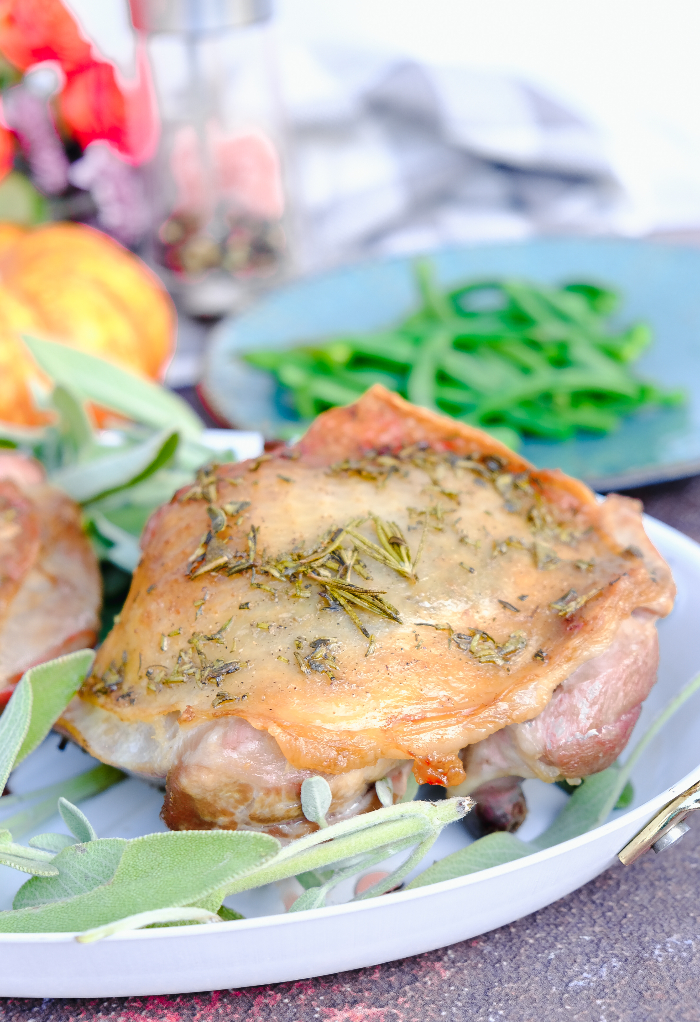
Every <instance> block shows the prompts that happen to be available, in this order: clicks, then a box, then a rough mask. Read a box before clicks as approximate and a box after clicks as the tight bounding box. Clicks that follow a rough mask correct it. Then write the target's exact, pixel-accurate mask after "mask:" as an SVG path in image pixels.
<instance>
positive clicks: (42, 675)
mask: <svg viewBox="0 0 700 1022" xmlns="http://www.w3.org/2000/svg"><path fill="white" fill-rule="evenodd" d="M94 659H95V653H94V650H91V649H79V650H77V652H75V653H66V655H65V656H62V657H57V658H56V659H55V660H48V661H47V662H46V663H45V664H39V665H38V666H36V667H30V668H29V670H28V671H27V672H26V674H25V675H24V679H23V680H26V682H27V684H28V685H29V686H30V688H31V692H32V697H33V698H32V704H31V717H30V722H29V726H28V727H27V730H26V733H25V736H24V739H23V741H22V744H21V746H20V748H19V750H18V751H17V754H16V757H15V762H14V765H15V766H17V764H18V763H21V762H22V760H23V759H24V758H25V756H28V755H29V753H30V752H33V751H34V749H36V748H37V747H38V746H39V745H40V744H41V743H42V742H43V740H44V739H45V738H46V736H47V734H48V733H49V731H50V730H51V728H52V727H53V725H54V724H55V723H56V721H57V720H58V718H59V717H60V716H61V714H62V713H63V711H64V710H65V708H66V706H67V705H68V703H69V702H70V701H71V699H72V698H73V696H74V695H75V693H76V692H77V691H78V689H79V688H80V686H81V685H82V683H83V682H84V681H85V678H86V676H87V673H88V671H89V670H90V668H91V667H92V661H93V660H94ZM20 684H21V682H20ZM18 687H19V686H18ZM12 699H14V695H13V696H12ZM12 699H11V700H10V702H12ZM8 707H9V704H8ZM6 714H7V710H5V713H3V715H2V717H1V718H0V728H1V727H2V723H1V721H3V720H4V719H5V715H6Z"/></svg>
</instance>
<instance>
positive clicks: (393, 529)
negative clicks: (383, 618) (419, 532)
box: [345, 515, 425, 582]
mask: <svg viewBox="0 0 700 1022" xmlns="http://www.w3.org/2000/svg"><path fill="white" fill-rule="evenodd" d="M370 517H371V519H372V522H373V523H374V529H375V532H376V534H377V539H378V540H379V544H380V545H377V544H376V543H374V542H373V541H372V540H371V539H368V538H367V537H366V536H363V535H362V533H361V532H359V531H358V530H359V527H360V526H361V525H362V524H363V521H362V520H360V521H359V522H353V523H352V524H351V525H348V526H347V527H346V529H345V532H346V533H347V534H348V536H351V537H352V538H353V539H354V540H355V542H356V543H358V544H359V546H361V547H362V549H363V550H365V552H366V553H368V554H369V555H370V557H373V558H374V560H375V561H379V562H380V564H384V565H386V566H387V567H388V568H393V569H394V571H397V572H398V573H399V575H403V576H404V577H405V578H410V579H411V580H412V581H414V582H415V581H416V573H415V569H416V565H417V563H418V561H419V559H420V556H421V553H422V552H423V542H424V537H425V527H424V529H423V536H422V537H421V541H420V544H419V547H418V551H417V553H416V556H415V557H414V558H411V553H410V549H409V546H408V542H407V541H406V537H405V536H404V534H403V532H402V531H401V529H400V528H399V526H398V525H397V524H396V523H395V522H384V521H382V519H381V518H379V517H378V516H377V515H371V516H370Z"/></svg>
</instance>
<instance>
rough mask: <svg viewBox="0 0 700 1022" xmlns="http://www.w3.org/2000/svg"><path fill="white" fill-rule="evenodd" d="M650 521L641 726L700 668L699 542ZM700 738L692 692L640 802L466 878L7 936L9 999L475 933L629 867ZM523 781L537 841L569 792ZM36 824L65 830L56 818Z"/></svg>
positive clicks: (119, 818) (107, 798)
mask: <svg viewBox="0 0 700 1022" xmlns="http://www.w3.org/2000/svg"><path fill="white" fill-rule="evenodd" d="M646 524H647V528H648V531H649V535H650V536H651V539H652V540H653V541H654V542H655V543H656V545H657V546H658V547H659V549H660V550H661V552H662V553H663V555H664V556H665V557H666V559H667V560H668V562H669V564H670V565H671V568H672V570H673V574H674V577H675V579H676V582H677V585H678V599H677V602H676V606H675V609H674V611H673V613H672V614H671V615H670V617H668V618H667V619H666V620H664V621H662V622H660V624H659V635H660V640H661V665H660V670H659V681H658V683H657V685H656V687H655V688H654V690H653V691H652V693H651V695H650V696H649V698H648V700H647V702H646V704H645V706H644V709H643V712H642V715H641V718H640V721H639V724H638V725H637V729H636V732H635V734H636V735H637V736H638V735H640V734H641V733H643V732H644V730H645V729H646V727H647V726H648V725H649V723H650V721H651V720H652V719H653V717H654V716H656V714H657V713H658V712H659V711H660V710H661V708H662V707H663V706H665V705H666V704H667V703H668V702H669V701H670V699H671V698H672V696H673V695H674V694H675V693H676V692H677V691H678V690H679V689H680V688H682V687H683V686H684V685H685V684H686V683H687V682H688V681H689V680H690V678H691V677H692V676H693V675H694V674H695V673H696V672H697V671H698V670H700V644H699V643H698V639H697V635H698V614H697V601H698V596H699V594H700V546H698V545H697V544H696V543H693V542H692V541H691V540H689V539H688V538H687V537H685V536H683V535H682V534H681V533H679V532H676V531H675V530H674V529H671V528H669V527H668V526H666V525H663V524H662V523H660V522H657V521H655V520H653V519H647V520H646ZM634 742H635V737H634V736H633V738H632V742H631V744H632V745H633V744H634ZM699 744H700V697H699V696H697V695H696V696H695V697H694V698H693V700H692V701H690V702H689V703H688V704H686V706H685V707H684V709H683V711H682V712H680V713H679V714H677V715H676V716H675V717H674V718H673V720H672V721H671V722H670V723H669V724H668V725H667V726H666V728H665V729H664V730H663V731H662V733H661V734H660V735H659V736H657V738H656V740H655V742H654V743H652V745H651V746H650V748H649V750H648V751H647V754H646V756H645V757H643V761H642V762H640V763H639V764H638V765H637V768H636V769H635V771H634V774H633V783H634V787H635V800H634V802H633V804H632V807H631V808H630V809H629V810H628V811H626V812H620V811H618V812H614V813H612V814H611V818H610V820H609V821H608V822H607V823H606V824H604V825H603V826H602V827H598V828H597V829H596V830H593V831H591V832H590V833H588V834H584V835H582V836H581V837H578V838H574V839H572V840H571V841H566V842H563V843H562V844H560V845H557V846H555V847H554V848H548V849H546V850H544V851H541V852H537V853H536V854H534V855H532V856H529V857H528V858H525V859H520V860H518V861H516V862H511V863H507V864H506V865H503V866H497V867H494V868H492V869H487V870H484V871H482V872H480V873H475V874H471V875H470V876H466V877H461V878H458V879H456V880H449V881H445V882H443V883H440V884H435V885H433V886H430V887H422V888H419V889H417V890H414V891H403V892H397V893H395V894H388V895H385V896H383V897H381V898H377V899H376V900H373V901H364V902H356V903H354V904H339V905H332V906H330V907H328V908H324V909H316V910H313V911H308V912H303V913H299V914H296V913H294V914H291V915H286V914H284V912H283V906H282V902H281V897H282V892H281V891H280V890H279V888H277V887H274V886H270V887H268V888H264V889H262V890H261V891H258V892H250V893H248V894H246V895H242V896H239V897H237V898H233V899H232V902H231V903H232V905H234V906H236V907H239V908H240V910H241V911H242V912H244V913H245V914H246V915H247V916H249V917H250V916H252V918H246V919H245V920H243V921H239V922H231V923H215V924H205V925H200V926H185V927H176V928H172V929H156V930H140V931H138V932H135V933H130V934H121V935H117V936H114V937H110V938H107V939H105V940H103V941H100V942H98V943H94V944H78V943H77V942H76V941H75V939H74V935H73V934H69V933H48V934H21V935H16V934H0V995H1V996H5V997H7V996H12V997H112V996H129V995H145V994H176V993H187V992H192V991H200V990H216V989H222V988H228V987H242V986H253V985H258V984H263V983H279V982H282V981H286V980H298V979H304V978H308V977H310V976H319V975H323V974H327V973H331V972H339V971H342V970H346V969H355V968H359V967H361V966H371V965H376V964H379V963H381V962H387V961H392V960H394V959H397V958H403V957H405V956H408V955H415V954H418V953H420V952H423V951H430V950H433V949H434V948H438V947H444V946H445V945H447V944H451V943H454V942H455V941H459V940H465V939H467V938H469V937H474V936H477V935H478V934H480V933H484V932H486V931H487V930H492V929H494V928H495V927H498V926H502V925H504V924H506V923H510V922H513V921H514V920H515V919H519V918H521V917H522V916H525V915H527V914H528V913H530V912H534V911H536V910H537V909H540V908H543V907H544V906H545V905H549V904H550V903H551V902H553V901H556V900H557V899H558V898H561V897H563V896H564V895H566V894H569V893H570V892H571V891H573V890H575V889H576V888H577V887H580V886H581V885H582V884H585V883H587V882H588V881H589V880H592V879H593V878H594V877H595V876H597V875H598V874H599V873H602V872H603V870H605V869H607V868H608V867H610V866H612V865H614V864H616V868H619V869H622V868H624V867H622V866H620V865H619V863H618V862H617V859H616V855H617V852H618V851H619V850H620V849H621V848H622V847H623V846H624V845H625V844H626V843H627V842H628V841H629V840H630V839H631V838H632V837H633V836H634V835H635V834H636V833H637V832H638V831H639V830H640V829H641V828H642V827H643V826H644V825H645V824H646V823H647V822H648V821H649V820H650V819H651V818H652V816H654V814H655V813H656V812H657V811H658V810H659V809H660V808H661V807H662V806H663V805H665V803H667V802H669V801H670V800H671V799H672V798H674V797H675V796H676V795H677V794H679V793H680V792H681V791H683V790H684V789H685V788H687V787H688V786H689V785H690V784H691V783H693V782H694V781H696V780H698V779H700V766H699V765H698V760H699V759H700V756H698V752H697V749H698V745H699ZM89 762H90V761H89V759H88V758H87V757H85V755H84V754H82V753H80V752H79V751H78V750H77V749H72V748H69V749H67V750H66V751H65V752H63V753H59V752H58V751H57V745H56V739H55V736H52V737H50V738H49V739H47V742H46V743H44V745H43V746H42V747H41V748H40V749H38V750H37V752H36V753H34V754H33V755H32V756H30V757H29V758H28V759H27V760H26V761H25V763H23V764H22V766H21V767H20V768H19V770H18V771H17V772H16V774H15V775H14V776H13V780H12V784H13V790H15V791H17V792H21V791H22V790H31V789H32V788H36V787H39V786H40V785H41V784H46V783H47V775H48V776H49V777H50V779H51V781H52V782H53V781H55V780H58V779H60V777H61V776H70V775H71V774H75V773H78V772H80V771H82V770H84V769H86V768H87V766H88V765H89ZM526 790H527V794H528V801H529V803H530V805H531V811H530V815H529V817H528V819H527V821H526V823H525V825H524V827H523V828H522V830H521V832H520V834H521V836H522V837H524V838H525V839H529V838H531V837H534V836H535V834H536V833H538V832H540V831H541V830H543V829H544V827H545V826H547V824H548V823H549V822H550V820H551V819H552V818H553V816H554V814H555V813H556V811H557V809H558V808H559V807H560V806H561V804H562V801H563V800H565V796H564V795H563V794H562V793H561V792H560V791H559V789H557V788H555V787H553V786H549V785H544V784H542V783H541V782H539V781H528V782H526ZM161 801H162V795H161V793H160V792H158V791H157V790H155V789H153V788H149V787H148V786H147V785H145V784H143V783H141V782H139V781H136V780H129V781H126V782H123V783H122V784H120V785H117V787H115V788H113V789H111V790H110V791H108V792H104V793H103V794H102V795H99V796H97V797H96V798H94V799H91V800H90V801H88V802H86V803H84V805H83V808H84V809H85V811H86V813H87V815H88V816H89V817H90V819H91V820H92V821H93V823H94V824H95V826H96V829H97V831H98V833H99V834H100V836H104V837H107V836H122V837H133V836H135V835H136V834H140V833H147V832H149V831H153V830H162V829H164V828H163V825H162V824H161V823H160V822H159V819H158V811H159V809H160V804H161ZM40 829H41V830H42V831H46V830H50V829H51V830H60V829H65V828H62V826H61V821H60V819H59V818H58V817H57V818H56V819H55V820H53V821H50V822H49V823H48V824H43V825H42V827H41V828H40ZM23 840H26V839H23ZM468 841H469V838H468V837H467V835H466V832H465V830H464V828H463V826H462V825H461V824H453V825H452V826H451V827H449V828H447V829H446V831H444V832H443V834H442V835H441V836H440V839H439V841H438V843H437V844H436V845H435V846H434V847H433V849H432V850H431V852H430V853H429V855H428V856H427V857H426V860H425V862H424V863H423V864H422V866H421V867H420V868H425V866H427V865H429V864H430V863H431V862H432V861H433V860H434V859H436V858H439V857H441V856H443V855H445V854H447V853H449V852H450V851H453V850H455V849H456V848H458V847H460V846H461V845H464V844H467V843H468ZM648 854H654V853H653V852H651V853H648ZM665 854H668V855H673V854H674V851H673V849H670V850H669V851H668V852H666V853H665ZM24 879H26V878H25V877H24V876H23V875H21V874H18V873H15V872H14V871H11V870H9V869H2V870H0V906H1V907H9V905H10V903H11V898H12V894H13V892H14V890H16V889H17V887H19V885H20V884H21V883H23V882H24ZM346 896H347V892H346Z"/></svg>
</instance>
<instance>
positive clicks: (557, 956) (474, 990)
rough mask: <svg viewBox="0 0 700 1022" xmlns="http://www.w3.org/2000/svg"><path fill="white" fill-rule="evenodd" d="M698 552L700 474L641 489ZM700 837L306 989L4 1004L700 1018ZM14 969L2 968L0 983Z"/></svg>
mask: <svg viewBox="0 0 700 1022" xmlns="http://www.w3.org/2000/svg"><path fill="white" fill-rule="evenodd" d="M634 495H635V496H638V497H641V498H642V499H643V500H644V503H645V506H646V509H647V511H648V512H649V513H650V514H652V515H654V516H656V517H657V518H661V519H662V520H663V521H665V522H667V523H668V524H669V525H673V526H674V527H675V528H677V529H680V530H681V531H683V532H685V533H686V534H687V535H689V536H691V537H692V538H693V539H695V540H697V541H699V542H700V477H695V478H693V479H689V480H684V481H680V482H674V483H667V484H665V485H663V486H657V487H647V488H646V489H645V490H643V491H642V490H640V491H636V492H635V494H634ZM699 896H700V827H699V826H698V825H697V824H696V826H695V829H694V830H691V832H690V833H689V834H687V835H686V837H685V838H684V839H683V841H682V842H681V843H680V844H678V845H676V846H674V847H672V848H670V849H669V850H668V851H666V852H664V853H662V854H661V855H655V854H654V853H652V852H650V853H648V854H647V855H645V856H643V857H642V858H641V859H639V860H638V861H637V862H636V863H635V864H634V865H632V866H629V867H623V866H616V867H614V868H612V869H610V870H608V872H607V873H604V874H603V875H602V876H600V877H598V879H597V880H593V881H592V882H591V883H590V884H587V885H586V886H585V887H582V888H581V889H580V890H578V891H576V892H575V893H574V894H571V895H569V897H567V898H563V899H562V900H561V901H558V902H556V903H555V904H554V905H550V906H549V907H548V908H545V909H543V910H542V911H541V912H537V913H535V914H534V915H531V916H528V917H527V918H525V919H521V920H520V921H519V922H516V923H513V924H512V925H511V926H505V927H503V928H501V929H500V930H494V931H493V932H491V933H487V934H484V935H483V936H481V937H477V938H476V939H474V940H468V941H464V942H462V943H461V944H455V945H453V946H452V947H449V948H445V949H443V950H441V951H433V952H431V953H429V954H425V955H419V956H418V957H416V958H408V959H403V960H402V961H398V962H392V963H390V964H388V965H382V966H378V967H377V968H373V969H362V970H360V971H358V972H347V973H341V974H338V975H335V976H326V977H324V978H321V979H316V980H306V981H304V982H300V983H283V984H280V985H278V986H269V987H256V988H250V989H244V990H233V991H232V990H224V991H218V992H214V993H212V992H204V993H201V994H186V995H182V996H179V997H176V996H173V997H131V998H111V999H108V1000H104V1001H100V1000H90V1001H75V1000H72V1001H67V1000H52V999H48V1000H44V1001H41V1000H24V999H17V998H12V999H5V1000H3V1001H0V1017H1V1018H2V1019H7V1020H8V1022H9V1020H12V1022H25V1020H26V1022H30V1020H31V1022H68V1020H71V1022H72V1020H89V1019H96V1018H100V1019H102V1020H105V1022H108V1020H109V1022H112V1020H113V1022H136V1020H144V1022H209V1020H212V1022H213V1020H222V1022H223V1020H226V1022H228V1020H231V1022H233V1020H241V1022H244V1020H245V1022H433V1020H435V1022H442V1020H443V1019H444V1020H446V1022H448V1020H462V1019H464V1020H469V1022H559V1020H560V1019H567V1020H570V1022H660V1020H661V1019H663V1020H667V1022H700V918H699V917H700V905H699V900H700V899H699ZM1 969H2V964H1V963H0V974H1Z"/></svg>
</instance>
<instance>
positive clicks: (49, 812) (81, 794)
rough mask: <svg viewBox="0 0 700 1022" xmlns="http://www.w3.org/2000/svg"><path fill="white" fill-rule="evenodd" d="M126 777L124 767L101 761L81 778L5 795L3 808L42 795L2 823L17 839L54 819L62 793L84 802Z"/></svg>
mask: <svg viewBox="0 0 700 1022" xmlns="http://www.w3.org/2000/svg"><path fill="white" fill-rule="evenodd" d="M1 719H2V718H0V720H1ZM125 778H126V774H123V773H122V772H121V770H117V769H116V767H113V766H108V765H107V764H106V763H100V765H99V766H96V767H93V768H92V770H86V771H85V773H83V774H78V776H77V777H71V778H69V779H68V780H65V781H60V782H59V783H58V784H51V785H49V786H48V787H47V788H41V789H39V790H38V791H34V792H30V793H28V794H26V795H6V796H5V797H4V798H0V810H2V808H3V806H4V805H5V804H7V805H8V806H10V805H16V804H17V803H21V804H23V803H25V802H27V801H30V800H31V799H33V798H34V799H37V798H38V799H40V801H38V802H36V804H35V805H32V806H29V807H28V808H26V809H20V811H19V812H18V813H14V814H13V815H12V816H6V817H4V819H3V820H2V821H1V823H2V826H3V827H7V828H8V830H10V831H11V832H12V834H13V835H14V837H15V838H18V837H22V836H23V835H24V834H27V833H28V832H29V831H30V830H35V829H36V828H37V827H40V826H41V824H42V823H44V822H45V821H46V820H50V819H51V817H52V816H54V815H55V814H56V799H57V798H58V797H59V796H61V795H63V796H64V797H65V798H67V799H70V801H71V802H80V801H82V800H83V799H86V798H91V797H92V796H93V795H99V794H100V792H102V791H106V790H107V789H108V788H111V787H112V785H114V784H119V782H120V781H123V780H125Z"/></svg>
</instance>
